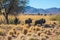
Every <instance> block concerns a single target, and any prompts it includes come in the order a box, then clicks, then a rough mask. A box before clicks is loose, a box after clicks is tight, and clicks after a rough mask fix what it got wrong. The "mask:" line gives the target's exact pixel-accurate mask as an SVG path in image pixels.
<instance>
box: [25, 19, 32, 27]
mask: <svg viewBox="0 0 60 40" xmlns="http://www.w3.org/2000/svg"><path fill="white" fill-rule="evenodd" d="M31 23H32V19H31V18H28V19H27V20H25V24H28V25H29V26H30V25H31Z"/></svg>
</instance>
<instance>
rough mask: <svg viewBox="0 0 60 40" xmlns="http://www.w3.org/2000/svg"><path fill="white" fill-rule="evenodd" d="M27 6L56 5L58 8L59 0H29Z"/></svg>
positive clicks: (43, 6)
mask: <svg viewBox="0 0 60 40" xmlns="http://www.w3.org/2000/svg"><path fill="white" fill-rule="evenodd" d="M28 5H29V6H31V7H35V8H43V9H47V8H52V7H57V8H60V0H29V4H28Z"/></svg>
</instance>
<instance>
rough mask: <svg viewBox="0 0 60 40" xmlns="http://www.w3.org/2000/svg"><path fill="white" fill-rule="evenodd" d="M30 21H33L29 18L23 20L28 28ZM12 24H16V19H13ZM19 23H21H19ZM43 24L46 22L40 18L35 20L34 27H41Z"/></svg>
mask: <svg viewBox="0 0 60 40" xmlns="http://www.w3.org/2000/svg"><path fill="white" fill-rule="evenodd" d="M32 21H33V20H32V19H31V18H28V19H26V20H25V24H28V25H29V26H31V23H32ZM14 22H15V24H17V23H18V19H17V18H15V20H14ZM20 22H21V21H20ZM44 23H46V20H45V19H43V18H41V19H39V20H35V24H34V26H36V25H37V24H39V25H41V26H42V25H43V24H44Z"/></svg>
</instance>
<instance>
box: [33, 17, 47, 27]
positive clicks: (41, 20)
mask: <svg viewBox="0 0 60 40" xmlns="http://www.w3.org/2000/svg"><path fill="white" fill-rule="evenodd" d="M44 23H46V20H45V19H43V18H42V19H40V20H36V21H35V24H34V25H37V24H40V25H41V26H42V24H44Z"/></svg>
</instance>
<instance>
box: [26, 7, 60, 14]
mask: <svg viewBox="0 0 60 40" xmlns="http://www.w3.org/2000/svg"><path fill="white" fill-rule="evenodd" d="M25 12H26V13H43V14H44V13H51V14H60V8H55V7H54V8H48V9H37V8H34V7H30V6H27V7H26V8H25Z"/></svg>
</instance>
